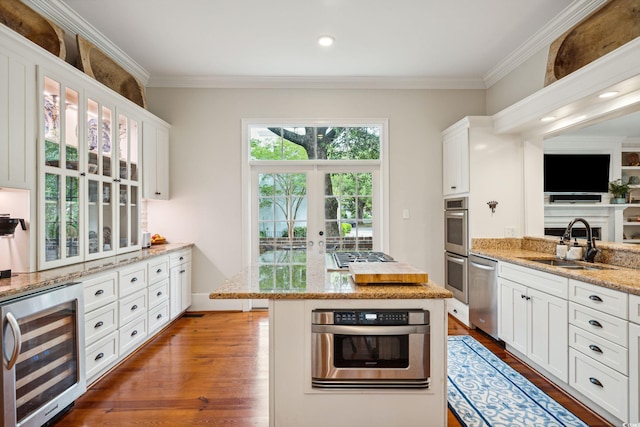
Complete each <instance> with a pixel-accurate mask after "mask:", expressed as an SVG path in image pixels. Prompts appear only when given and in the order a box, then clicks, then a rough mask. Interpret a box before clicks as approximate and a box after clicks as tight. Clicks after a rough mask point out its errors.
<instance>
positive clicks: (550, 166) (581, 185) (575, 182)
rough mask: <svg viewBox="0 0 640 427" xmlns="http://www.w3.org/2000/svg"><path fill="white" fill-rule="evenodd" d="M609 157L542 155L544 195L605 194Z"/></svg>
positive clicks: (607, 183)
mask: <svg viewBox="0 0 640 427" xmlns="http://www.w3.org/2000/svg"><path fill="white" fill-rule="evenodd" d="M610 163H611V156H610V155H609V154H545V155H544V192H545V193H606V192H608V191H609V165H610Z"/></svg>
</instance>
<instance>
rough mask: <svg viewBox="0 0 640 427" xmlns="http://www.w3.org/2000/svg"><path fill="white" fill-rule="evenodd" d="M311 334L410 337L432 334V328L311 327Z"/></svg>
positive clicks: (415, 326) (413, 326) (403, 326)
mask: <svg viewBox="0 0 640 427" xmlns="http://www.w3.org/2000/svg"><path fill="white" fill-rule="evenodd" d="M311 332H317V333H321V334H339V335H408V334H426V333H429V332H430V328H429V325H400V326H368V325H358V326H356V325H311Z"/></svg>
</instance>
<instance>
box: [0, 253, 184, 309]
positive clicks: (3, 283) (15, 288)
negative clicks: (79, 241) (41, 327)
mask: <svg viewBox="0 0 640 427" xmlns="http://www.w3.org/2000/svg"><path fill="white" fill-rule="evenodd" d="M192 246H193V244H192V243H167V244H163V245H154V246H152V247H151V248H149V249H141V250H139V251H135V252H129V253H126V254H122V255H117V256H113V257H108V258H101V259H98V260H95V261H87V262H81V263H78V264H73V265H68V266H65V267H60V268H53V269H51V270H43V271H38V272H35V273H18V275H16V276H13V277H11V278H8V279H1V280H0V302H1V301H4V300H8V299H11V298H15V297H18V296H21V295H23V294H24V295H26V294H30V293H33V292H37V291H39V290H44V289H47V288H52V287H55V286H57V285H60V284H64V283H67V282H72V281H82V277H85V276H89V275H92V274H96V273H100V272H103V271H107V270H111V269H113V268H118V267H123V266H125V265H128V264H133V263H135V262H138V261H143V260H145V259H148V258H153V257H157V256H160V255H165V254H169V253H171V252H175V251H178V250H181V249H184V248H189V247H192Z"/></svg>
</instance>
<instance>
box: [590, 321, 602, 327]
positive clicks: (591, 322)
mask: <svg viewBox="0 0 640 427" xmlns="http://www.w3.org/2000/svg"><path fill="white" fill-rule="evenodd" d="M589 324H590V325H591V326H595V327H596V328H602V324H601V323H600V322H598V321H597V320H589Z"/></svg>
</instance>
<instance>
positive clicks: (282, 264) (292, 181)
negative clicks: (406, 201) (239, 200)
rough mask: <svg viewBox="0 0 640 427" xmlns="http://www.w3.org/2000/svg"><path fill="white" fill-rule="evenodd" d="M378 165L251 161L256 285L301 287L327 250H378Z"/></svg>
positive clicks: (253, 262)
mask: <svg viewBox="0 0 640 427" xmlns="http://www.w3.org/2000/svg"><path fill="white" fill-rule="evenodd" d="M378 169H379V168H378V167H377V166H370V165H365V166H357V165H350V166H346V165H345V166H339V165H317V164H315V165H313V164H310V165H295V166H290V165H282V164H279V165H270V166H265V165H252V169H251V181H252V182H251V221H250V222H251V225H250V228H251V259H250V261H249V262H250V264H253V265H259V268H260V278H259V280H260V287H261V289H263V290H269V289H280V290H282V289H291V290H292V291H295V290H296V289H301V290H302V289H304V287H305V285H306V271H307V264H308V262H310V261H311V260H317V259H318V258H317V257H318V256H320V257H321V258H322V256H323V255H324V254H325V253H326V252H331V251H340V250H381V249H382V239H381V238H380V234H381V233H380V221H379V217H380V194H379V193H380V191H379V190H378V188H379V185H378V184H379V183H378V181H379V172H378Z"/></svg>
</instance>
